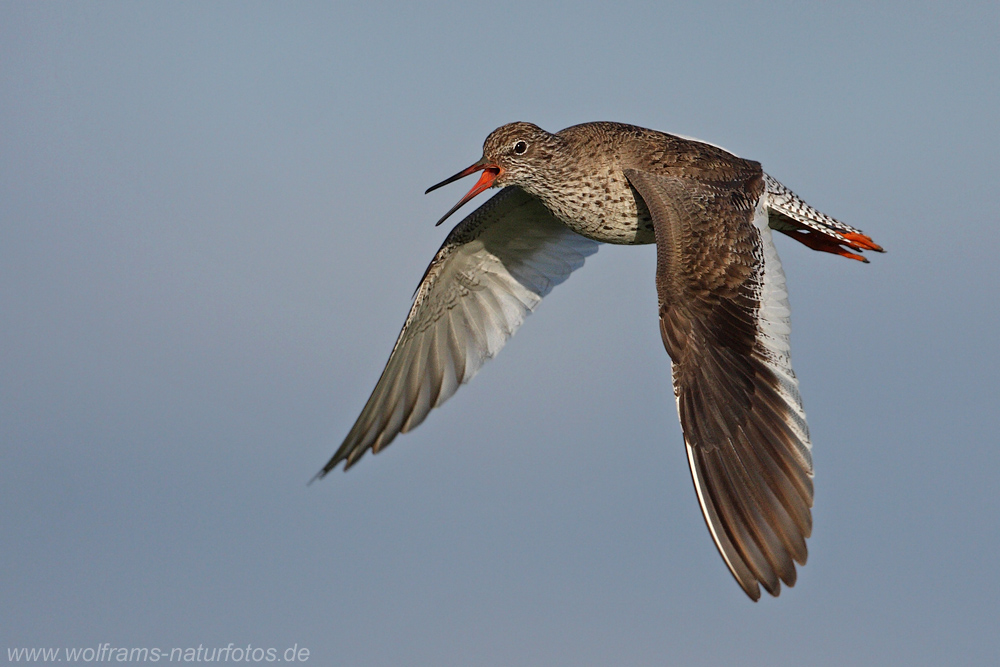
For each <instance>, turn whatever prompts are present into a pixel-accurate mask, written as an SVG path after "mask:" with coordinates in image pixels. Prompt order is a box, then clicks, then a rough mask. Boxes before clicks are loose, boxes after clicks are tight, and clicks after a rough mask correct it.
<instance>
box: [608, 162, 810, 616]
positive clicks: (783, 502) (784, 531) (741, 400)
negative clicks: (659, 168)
mask: <svg viewBox="0 0 1000 667" xmlns="http://www.w3.org/2000/svg"><path fill="white" fill-rule="evenodd" d="M746 164H747V165H748V166H753V165H756V163H746ZM625 175H626V177H627V178H628V179H629V182H630V183H631V184H632V186H633V187H634V188H635V189H636V191H638V193H639V195H640V196H641V197H642V200H643V202H644V203H645V204H646V206H647V207H648V209H649V211H650V214H651V216H652V219H653V223H654V228H655V232H656V246H657V266H656V287H657V291H658V293H659V301H660V332H661V334H662V336H663V344H664V346H665V347H666V349H667V352H668V353H669V354H670V358H671V359H672V361H673V382H674V394H675V396H676V398H677V410H678V413H679V415H680V420H681V428H682V429H683V431H684V442H685V445H686V447H687V453H688V461H689V463H690V465H691V475H692V478H693V480H694V485H695V490H696V492H697V494H698V500H699V502H700V503H701V509H702V513H703V514H704V516H705V521H706V523H707V524H708V528H709V531H710V532H711V534H712V538H713V539H714V540H715V544H716V546H717V547H718V548H719V552H720V553H721V554H722V557H723V559H724V560H725V562H726V565H727V566H728V567H729V569H730V571H731V572H732V573H733V576H734V577H735V578H736V580H737V582H738V583H739V584H740V586H742V587H743V590H744V591H746V593H747V595H749V596H750V597H751V598H752V599H754V600H757V599H759V598H760V589H759V587H758V583H759V584H760V585H762V586H763V587H764V588H765V589H766V590H767V591H768V592H769V593H771V594H772V595H778V593H779V592H780V590H781V584H780V582H781V581H784V582H785V584H786V585H788V586H792V585H794V583H795V577H796V573H795V562H798V563H800V564H804V563H805V561H806V555H807V551H806V543H805V539H806V538H807V537H808V536H809V534H810V532H811V530H812V516H811V513H810V508H811V507H812V498H813V486H812V458H811V454H810V444H809V432H808V428H807V426H806V422H805V413H804V412H803V410H802V403H801V399H800V397H799V392H798V383H797V381H796V379H795V374H794V373H793V372H792V368H791V360H790V357H789V346H788V332H789V328H788V319H789V317H788V316H789V312H788V302H787V292H786V290H785V279H784V275H783V273H782V270H781V265H780V263H779V261H778V256H777V253H776V252H775V250H774V244H773V243H772V241H771V235H770V230H769V229H768V227H767V212H766V209H765V207H764V206H763V205H760V198H761V195H762V194H763V192H764V181H763V176H762V172H760V170H759V165H757V166H756V169H748V170H746V174H745V175H744V176H741V177H733V178H732V180H730V181H707V180H701V179H696V178H688V177H683V176H680V177H677V176H661V175H658V174H651V173H648V172H642V171H636V170H626V172H625Z"/></svg>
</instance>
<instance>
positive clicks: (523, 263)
mask: <svg viewBox="0 0 1000 667" xmlns="http://www.w3.org/2000/svg"><path fill="white" fill-rule="evenodd" d="M597 248H598V243H597V242H596V241H592V240H590V239H587V238H584V237H583V236H580V235H579V234H577V233H576V232H574V231H572V230H570V229H569V228H568V227H567V226H566V225H564V224H563V223H561V222H560V221H559V220H558V219H556V218H555V216H553V215H552V213H550V212H549V210H548V209H547V208H545V206H544V205H542V203H541V202H540V201H538V200H537V199H535V198H534V197H532V196H531V195H529V194H527V193H525V192H524V191H523V190H521V189H519V188H506V189H504V190H503V191H501V192H500V193H499V194H497V195H496V196H495V197H493V198H492V199H490V200H489V201H487V202H486V203H485V204H483V205H482V206H480V207H479V208H478V209H476V210H475V211H473V212H472V213H471V214H470V215H469V216H468V217H467V218H465V220H463V221H462V222H460V223H459V224H458V225H456V226H455V228H454V229H453V230H452V231H451V233H450V234H448V238H447V239H445V242H444V244H443V245H442V246H441V249H440V250H438V252H437V254H436V255H435V256H434V259H433V261H431V264H430V266H428V267H427V271H426V273H425V274H424V278H423V280H422V281H421V282H420V286H419V287H418V288H417V292H416V295H415V296H414V299H413V306H412V307H411V308H410V314H409V316H407V318H406V322H405V323H404V324H403V329H402V331H400V333H399V338H398V339H397V340H396V345H395V346H394V347H393V349H392V354H391V355H389V361H388V362H387V363H386V366H385V370H384V371H382V377H380V378H379V381H378V383H377V384H376V385H375V390H374V391H372V395H371V397H370V398H369V399H368V403H366V404H365V407H364V409H362V411H361V415H360V416H359V417H358V419H357V421H356V422H355V424H354V426H353V427H352V428H351V430H350V432H349V433H348V434H347V437H346V438H345V439H344V442H343V444H341V446H340V448H339V449H338V450H337V452H336V453H335V454H334V455H333V457H332V458H331V459H330V461H329V462H328V463H327V464H326V465H325V466H323V469H322V470H321V471H320V472H319V474H318V475H317V477H322V476H324V475H326V474H327V473H328V472H330V471H331V470H333V469H334V468H335V467H336V466H337V464H339V463H340V462H341V461H345V464H344V469H345V470H346V469H347V468H350V467H351V466H352V465H354V464H355V463H356V462H357V461H358V459H360V458H361V457H362V456H363V455H364V453H365V452H366V451H368V450H369V449H371V450H372V451H374V452H378V451H379V450H381V449H382V448H384V447H386V446H388V445H389V443H390V442H392V440H393V438H395V437H396V436H397V435H398V434H399V433H405V432H407V431H409V430H411V429H414V428H416V427H417V426H418V425H420V423H421V422H423V420H424V418H425V417H426V416H427V413H428V412H430V411H431V409H433V408H436V407H437V406H439V405H441V404H442V403H444V402H445V401H446V400H448V399H449V398H451V396H452V394H454V393H455V391H456V390H457V389H458V387H459V385H460V384H464V383H465V382H468V381H469V380H471V379H472V376H473V375H475V374H476V372H477V371H478V370H479V369H480V368H481V367H482V365H483V364H484V363H485V362H486V360H487V359H490V358H492V357H493V356H495V355H496V354H497V352H499V351H500V348H502V347H503V346H504V344H505V343H506V342H507V339H508V338H510V337H511V336H512V335H513V334H514V332H515V331H517V329H518V327H520V326H521V323H522V322H523V321H524V318H525V317H526V316H527V315H528V313H530V312H531V311H533V310H534V309H535V307H536V306H537V305H538V303H539V302H540V301H541V300H542V297H544V296H545V295H546V294H548V293H549V291H550V290H551V289H552V288H553V287H554V286H555V285H558V284H559V283H561V282H562V281H564V280H565V279H566V278H568V277H569V274H570V273H571V272H572V271H574V270H575V269H577V268H579V267H581V266H583V262H584V259H585V258H586V257H587V256H588V255H592V254H593V253H595V252H597Z"/></svg>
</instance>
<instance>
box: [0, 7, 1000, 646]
mask: <svg viewBox="0 0 1000 667" xmlns="http://www.w3.org/2000/svg"><path fill="white" fill-rule="evenodd" d="M422 4H423V3H400V4H397V5H392V4H385V5H379V3H371V2H370V3H350V4H349V3H341V2H334V3H319V4H301V3H300V4H281V5H278V4H251V3H227V4H212V5H207V4H204V3H159V4H153V3H120V4H106V3H71V4H57V3H34V2H3V3H2V4H0V318H2V325H0V456H2V460H3V464H2V465H0V543H2V546H0V601H2V602H0V641H2V643H3V644H4V646H3V647H0V649H6V648H8V647H19V646H60V647H61V646H95V645H97V644H98V643H99V642H110V643H111V644H112V645H115V646H157V647H163V648H168V649H169V648H171V647H188V646H195V647H196V646H198V645H199V644H203V645H205V646H224V645H226V644H228V643H229V642H234V643H236V644H237V645H246V644H248V643H249V644H252V645H253V646H261V647H276V648H278V649H279V651H280V650H283V649H284V648H285V647H287V646H291V645H293V644H295V643H298V645H299V646H300V647H303V646H304V647H308V648H309V649H310V651H311V655H312V659H311V660H310V664H320V665H404V664H405V665H607V664H629V665H663V664H676V665H681V664H683V665H698V664H704V665H718V664H724V663H730V664H741V665H783V664H808V665H844V664H858V665H884V664H907V665H922V664H924V665H941V664H949V665H954V664H980V665H986V664H998V663H1000V574H998V572H1000V569H998V567H997V560H998V557H1000V500H998V492H997V487H998V483H1000V435H998V432H1000V406H998V402H1000V401H998V399H1000V390H998V385H997V377H998V374H1000V352H998V340H1000V333H998V328H1000V306H998V303H1000V296H998V293H1000V266H998V264H1000V262H998V259H997V253H998V246H1000V231H998V230H1000V226H998V213H997V211H998V205H997V200H998V194H1000V179H998V172H1000V161H998V158H997V156H998V151H1000V122H998V120H1000V114H998V111H997V110H998V109H1000V47H998V44H1000V39H998V34H1000V9H998V4H997V3H996V2H985V3H961V2H959V3H956V2H940V3H914V2H901V3H871V2H864V3H798V2H789V3H777V4H773V3H772V4H768V3H757V2H740V3H735V2H734V3H722V4H718V3H712V2H699V3H685V4H673V3H659V2H657V3H654V2H649V3H630V2H617V3H613V4H612V3H607V4H579V5H577V4H573V3H561V4H549V3H535V2H526V3H521V2H506V3H470V2H455V3H437V4H434V5H433V6H418V5H422ZM514 120H529V121H532V122H535V123H537V124H539V125H541V126H542V127H544V128H546V129H548V130H551V131H556V130H559V129H561V128H563V127H566V126H569V125H573V124H576V123H580V122H585V121H591V120H617V121H623V122H630V123H635V124H638V125H643V126H647V127H652V128H656V129H660V130H664V131H668V132H676V133H679V134H684V135H689V136H695V137H700V138H702V139H704V140H706V141H710V142H713V143H717V144H720V145H722V146H725V147H727V148H728V149H729V150H731V151H733V152H735V153H737V154H740V155H742V156H745V157H748V158H752V159H756V160H760V161H761V162H762V163H763V164H764V168H765V169H766V170H767V171H768V172H769V173H771V174H773V175H774V176H775V177H776V178H778V179H779V180H781V181H782V182H784V183H785V184H786V185H788V186H789V187H790V188H792V189H793V190H795V191H796V192H797V193H799V194H800V195H802V196H803V197H804V198H805V199H806V200H807V201H809V202H810V203H812V204H813V205H814V206H816V207H818V208H819V209H821V210H823V211H825V212H827V213H829V214H831V215H834V216H836V217H838V218H840V219H842V220H844V221H845V222H848V223H849V224H852V225H854V226H857V227H860V228H861V229H863V230H864V231H865V232H867V233H869V234H870V235H871V236H872V238H874V239H875V240H876V241H877V242H878V243H881V244H882V245H884V246H885V247H886V248H887V250H888V253H887V254H885V255H872V256H871V258H872V263H871V264H870V265H862V264H860V263H858V262H852V261H848V260H845V259H842V258H838V257H834V256H832V255H828V254H822V253H816V252H813V251H811V250H809V249H807V248H806V247H805V246H802V245H800V244H797V243H795V242H794V241H792V240H790V239H787V238H785V237H781V238H778V239H777V241H776V242H777V244H778V249H779V252H780V253H781V256H782V259H783V262H784V265H785V270H786V273H787V275H788V282H789V287H790V292H791V302H792V308H793V337H792V343H793V360H794V363H795V369H796V371H797V373H798V375H799V378H800V382H801V388H802V393H803V396H804V400H805V407H806V411H807V414H808V416H809V422H810V426H811V431H812V436H813V442H814V455H815V464H816V505H815V515H814V516H815V530H814V533H813V537H812V539H811V540H810V542H809V548H810V556H809V563H808V565H807V566H806V567H804V568H801V569H800V576H799V581H798V584H797V585H796V586H795V588H793V589H785V590H784V591H783V592H782V595H781V597H780V598H778V599H771V598H767V599H763V600H762V601H761V602H760V603H758V604H753V603H751V602H750V601H749V600H748V599H747V598H746V597H745V596H744V594H743V593H742V592H741V591H740V589H739V587H738V586H737V585H736V584H735V582H734V581H733V579H732V577H731V576H730V575H729V573H728V571H727V570H726V569H725V566H724V564H723V562H722V560H721V559H720V558H719V556H718V554H717V552H716V550H715V547H714V546H713V544H712V541H711V539H710V536H709V534H708V532H707V530H706V528H705V525H704V522H703V521H702V518H701V515H700V512H699V510H698V505H697V501H696V498H695V494H694V491H693V489H692V485H691V480H690V475H689V473H688V470H687V462H686V458H685V454H684V450H683V445H682V441H681V435H680V428H679V426H678V421H677V414H676V410H675V407H674V401H673V398H672V393H671V388H670V379H669V360H668V357H667V355H666V353H665V352H664V350H663V346H662V344H661V342H660V339H659V332H658V328H657V317H656V292H655V289H654V283H653V271H654V263H655V255H654V250H653V248H652V247H643V248H621V247H607V246H605V247H603V248H602V249H601V251H600V252H599V253H598V254H597V255H595V256H594V257H592V258H591V259H588V260H587V266H586V267H584V268H583V269H581V270H580V271H578V272H577V273H575V274H574V275H573V276H572V277H571V278H570V279H569V280H568V281H567V282H566V283H565V284H564V285H562V286H560V287H558V288H556V289H555V290H554V291H553V293H552V294H551V295H550V296H549V297H548V298H547V299H546V300H545V301H544V302H543V303H542V304H541V305H540V307H539V308H538V311H537V312H536V313H535V314H534V315H533V316H532V317H530V318H529V319H528V321H527V322H526V323H525V326H524V327H523V328H522V329H521V331H520V332H519V333H518V334H517V336H515V337H514V338H513V339H512V340H511V342H510V343H509V344H508V346H507V347H506V348H505V349H504V350H503V351H502V352H501V354H500V356H499V358H498V359H496V360H494V361H492V362H490V363H489V364H487V365H486V367H485V368H484V369H483V371H482V372H481V373H480V374H479V375H478V376H477V377H476V378H475V380H474V381H473V382H472V383H471V384H470V385H469V386H467V387H463V388H462V390H461V391H459V393H458V394H457V395H456V396H455V397H454V398H453V399H452V400H451V401H450V402H449V403H448V404H446V405H445V406H444V407H443V408H442V409H440V410H437V411H435V412H434V413H432V414H431V416H430V417H429V418H428V420H427V421H426V422H425V423H424V424H423V425H422V426H421V427H420V428H419V429H417V430H416V431H415V432H413V433H411V434H408V435H404V436H401V437H400V438H399V439H397V440H396V441H395V442H394V443H393V445H392V446H391V447H389V448H388V449H387V450H385V451H384V452H383V453H381V454H379V455H378V456H371V455H369V456H366V457H365V459H364V460H363V461H362V463H361V464H360V465H358V466H357V467H355V468H354V469H352V470H351V472H350V473H348V474H343V473H341V472H340V471H336V472H335V473H334V474H332V475H330V476H329V477H328V478H327V479H325V480H323V481H322V482H320V483H317V484H313V485H311V486H307V485H306V482H307V481H308V480H309V478H310V477H311V476H312V475H313V474H314V473H315V472H316V471H317V470H318V469H319V468H320V466H321V465H322V464H323V463H325V462H326V461H327V459H328V457H329V456H330V455H331V454H332V453H333V451H334V450H335V449H336V447H337V446H338V445H339V444H340V440H341V439H342V438H343V437H344V435H345V434H346V433H347V431H348V429H349V428H350V426H351V424H352V423H353V421H354V419H355V417H356V416H357V414H358V412H359V411H360V409H361V407H362V405H363V404H364V402H365V400H366V398H367V396H368V393H369V392H370V391H371V389H372V387H373V386H374V384H375V381H376V379H377V378H378V375H379V373H380V372H381V369H382V366H383V364H384V363H385V361H386V358H387V356H388V353H389V350H390V349H391V347H392V343H393V341H394V340H395V336H396V334H397V333H398V331H399V326H400V325H401V324H402V322H403V319H404V317H405V315H406V311H407V309H408V308H409V304H410V296H411V294H412V292H413V288H414V287H415V285H416V284H417V281H418V280H419V278H420V276H421V274H422V272H423V270H424V268H425V266H426V264H427V262H428V261H429V260H430V258H431V257H432V255H433V253H434V251H435V250H436V249H437V247H438V246H439V245H440V243H441V242H442V240H443V239H444V236H445V235H446V233H447V230H448V228H449V227H450V226H451V224H453V221H457V220H458V219H460V218H457V217H456V218H455V219H453V221H449V224H448V225H445V226H442V227H440V228H435V227H434V226H433V224H434V222H435V221H436V220H437V219H438V217H439V216H440V215H441V214H442V213H443V212H444V211H446V210H447V209H448V208H449V207H450V206H451V205H452V204H453V203H454V202H455V201H457V200H458V198H459V197H460V196H461V195H462V194H464V193H465V191H466V190H467V189H468V188H469V187H470V186H471V184H472V183H471V179H470V182H462V183H460V184H456V185H453V186H451V187H449V188H445V189H443V190H441V191H439V192H435V193H433V194H431V195H428V196H424V195H423V194H422V193H423V191H424V189H425V188H427V187H428V186H429V185H431V184H433V183H436V182H437V181H439V180H441V179H442V178H444V177H446V176H449V175H451V174H453V173H455V172H456V171H458V170H459V169H462V168H464V167H466V166H467V165H469V164H470V163H472V162H473V161H475V160H476V159H478V158H479V157H480V155H481V146H482V141H483V139H484V138H485V137H486V135H487V134H488V133H489V132H490V131H491V130H492V129H493V128H495V127H496V126H498V125H501V124H503V123H506V122H510V121H514ZM485 199H486V196H480V198H479V200H478V201H479V202H480V203H481V202H482V201H485ZM469 210H471V207H469ZM2 655H3V656H4V658H6V653H4V654H2Z"/></svg>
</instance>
